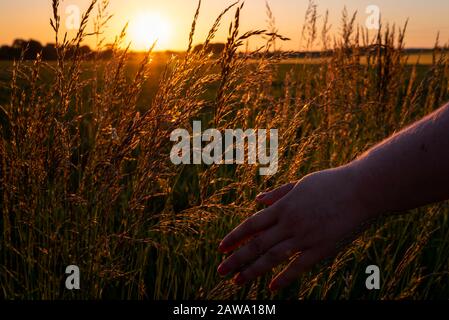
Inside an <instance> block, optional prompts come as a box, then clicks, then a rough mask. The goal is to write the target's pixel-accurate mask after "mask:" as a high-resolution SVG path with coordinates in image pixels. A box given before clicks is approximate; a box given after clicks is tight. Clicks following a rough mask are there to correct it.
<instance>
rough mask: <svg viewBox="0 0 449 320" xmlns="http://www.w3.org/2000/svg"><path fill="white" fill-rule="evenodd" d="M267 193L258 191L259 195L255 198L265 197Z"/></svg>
mask: <svg viewBox="0 0 449 320" xmlns="http://www.w3.org/2000/svg"><path fill="white" fill-rule="evenodd" d="M266 195H267V194H266V193H265V192H263V193H260V194H259V195H257V197H256V200H262V199H263V198H265V196H266Z"/></svg>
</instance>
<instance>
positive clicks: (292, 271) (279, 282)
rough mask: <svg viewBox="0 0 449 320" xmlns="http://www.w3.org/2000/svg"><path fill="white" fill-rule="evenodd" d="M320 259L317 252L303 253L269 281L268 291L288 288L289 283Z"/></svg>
mask: <svg viewBox="0 0 449 320" xmlns="http://www.w3.org/2000/svg"><path fill="white" fill-rule="evenodd" d="M321 257H322V255H320V254H319V253H318V252H317V251H312V250H308V251H304V252H303V253H301V254H300V255H299V256H298V257H297V258H295V259H294V260H293V261H292V262H290V264H289V265H288V266H287V267H286V268H285V269H284V270H283V271H282V272H281V273H280V274H278V275H277V276H276V277H275V278H274V279H273V280H272V281H271V283H270V290H272V291H277V290H279V289H282V288H284V287H286V286H288V285H289V284H290V283H291V282H293V281H294V280H296V279H297V278H298V277H299V275H300V274H302V273H304V272H306V271H308V270H310V269H311V268H312V267H313V266H314V265H315V264H316V263H317V262H318V261H320V260H321Z"/></svg>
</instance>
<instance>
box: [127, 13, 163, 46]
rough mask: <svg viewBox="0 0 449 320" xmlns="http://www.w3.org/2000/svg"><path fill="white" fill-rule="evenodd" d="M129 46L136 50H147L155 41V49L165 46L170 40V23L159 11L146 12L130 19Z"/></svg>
mask: <svg viewBox="0 0 449 320" xmlns="http://www.w3.org/2000/svg"><path fill="white" fill-rule="evenodd" d="M129 28H130V32H129V34H130V40H131V47H132V49H134V50H137V51H145V50H148V49H149V48H150V47H151V46H152V45H153V43H154V42H155V41H157V44H156V47H155V49H158V50H161V49H164V48H166V46H167V44H168V42H169V40H170V31H171V30H170V23H169V22H168V20H167V19H166V18H164V17H163V16H161V15H160V14H159V13H155V12H151V13H150V12H147V13H141V14H139V15H137V16H136V17H135V18H134V19H132V20H131V21H130V25H129Z"/></svg>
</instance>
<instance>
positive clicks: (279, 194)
mask: <svg viewBox="0 0 449 320" xmlns="http://www.w3.org/2000/svg"><path fill="white" fill-rule="evenodd" d="M294 186H295V183H287V184H284V185H283V186H281V187H279V188H276V189H274V190H271V191H268V192H263V193H261V194H259V195H258V196H257V197H256V201H257V202H260V203H263V204H264V205H267V206H271V205H272V204H273V203H275V202H276V201H278V200H279V199H281V198H283V197H284V196H285V195H286V194H287V193H289V192H290V191H291V190H292V189H293V187H294Z"/></svg>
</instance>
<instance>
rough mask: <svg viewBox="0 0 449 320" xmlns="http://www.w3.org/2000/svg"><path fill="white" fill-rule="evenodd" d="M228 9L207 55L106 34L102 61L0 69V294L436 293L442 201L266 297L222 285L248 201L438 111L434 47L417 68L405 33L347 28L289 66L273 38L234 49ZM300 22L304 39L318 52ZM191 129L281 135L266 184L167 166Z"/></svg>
mask: <svg viewBox="0 0 449 320" xmlns="http://www.w3.org/2000/svg"><path fill="white" fill-rule="evenodd" d="M231 10H232V11H235V19H234V23H233V25H232V26H231V28H230V34H229V39H228V43H227V45H226V47H225V50H224V52H223V53H222V54H221V55H211V54H209V53H208V52H207V50H206V49H207V45H208V44H210V43H211V41H212V40H213V37H214V35H215V33H216V31H217V28H218V27H219V22H220V20H219V19H220V17H219V18H218V19H217V24H216V25H214V26H212V28H211V32H210V34H209V37H208V38H207V39H206V40H205V46H204V48H205V49H203V50H200V51H193V50H191V46H190V47H189V49H188V50H187V52H186V53H183V54H179V55H177V56H173V57H171V56H168V55H165V54H160V53H152V52H149V53H148V55H143V54H142V55H137V56H136V55H134V54H130V53H129V52H127V51H126V50H123V49H122V48H123V46H122V45H121V43H120V40H121V39H122V37H118V40H117V43H115V44H114V46H113V57H112V58H111V59H109V60H95V59H92V58H91V57H90V58H89V59H87V58H86V57H83V56H82V55H81V54H80V55H78V56H77V55H75V58H74V59H73V60H65V59H64V55H63V54H62V53H63V52H64V50H66V49H67V46H68V44H69V43H65V42H61V43H59V50H60V53H61V54H60V57H59V59H58V61H56V62H45V61H41V60H40V59H39V58H38V59H36V61H17V62H15V63H14V64H13V63H11V62H0V105H1V106H2V108H1V109H0V134H1V139H0V181H1V184H0V208H1V211H2V216H1V218H0V229H1V238H0V289H1V290H0V297H1V298H3V299H107V298H109V299H172V298H178V299H181V298H182V299H256V298H258V299H431V298H438V299H447V298H448V297H449V214H448V213H449V206H448V203H440V204H436V205H432V206H428V207H425V208H420V209H416V210H414V211H413V212H411V213H410V214H408V215H399V216H394V217H388V218H383V219H382V220H379V221H377V222H376V223H375V224H374V225H373V226H372V227H371V228H370V229H369V230H367V231H366V232H365V233H364V234H363V235H362V236H361V237H360V238H359V239H357V240H356V241H355V242H354V243H353V244H352V245H351V246H350V247H348V248H347V249H346V250H344V251H342V252H341V253H340V254H339V255H338V257H336V258H335V259H334V260H332V261H330V262H328V263H327V264H324V263H323V264H322V265H318V266H316V267H315V268H314V269H313V270H312V271H310V272H309V273H307V274H305V275H303V276H302V277H301V278H300V279H298V281H296V282H295V283H294V284H293V285H292V286H290V287H289V288H287V289H285V290H283V291H281V292H279V293H276V294H273V293H271V292H270V291H269V290H268V289H267V283H268V281H269V280H270V277H271V275H267V276H265V277H262V278H261V279H259V280H258V281H256V282H254V283H252V284H251V285H248V286H246V287H244V288H239V287H237V286H235V285H234V284H233V283H232V281H231V279H222V278H220V276H219V275H218V274H217V272H216V268H217V266H218V264H219V263H220V261H221V260H222V259H223V257H222V255H221V254H219V252H218V251H217V247H218V244H219V242H220V240H221V239H222V238H223V236H225V235H226V234H227V232H229V231H230V230H231V229H232V228H233V227H234V226H236V225H237V224H238V223H239V222H240V221H242V219H243V218H244V217H247V216H249V215H251V214H252V213H254V212H256V211H257V210H258V209H261V207H260V206H258V205H256V204H255V202H254V198H255V196H256V195H257V194H258V193H259V192H261V191H264V190H266V189H269V188H272V187H275V186H279V185H281V184H283V183H286V182H289V181H295V180H298V179H300V178H301V177H302V176H304V175H306V174H308V173H311V172H314V171H316V170H321V169H326V168H329V167H335V166H338V165H342V164H345V163H347V162H349V161H351V160H352V159H354V158H355V157H356V156H357V155H359V154H361V153H362V152H363V151H364V150H366V149H367V148H368V147H370V146H372V145H373V144H375V143H376V142H378V141H379V140H381V139H382V138H385V137H387V136H389V135H390V134H391V133H393V132H394V131H397V130H399V129H400V128H403V127H404V126H406V125H407V124H409V123H411V122H413V121H414V120H416V119H419V118H420V117H422V116H423V115H425V114H428V113H429V112H430V111H432V110H434V109H436V108H438V107H439V106H441V105H442V104H443V103H444V102H446V101H447V100H449V85H448V84H449V82H448V81H449V58H448V56H447V55H446V51H444V50H442V48H440V47H438V46H436V48H435V49H434V52H433V54H429V55H427V56H425V57H422V58H421V59H420V63H419V64H418V63H417V62H418V59H417V57H416V56H411V57H409V59H408V62H407V61H406V60H405V59H404V56H405V55H406V53H405V52H404V43H403V38H402V36H403V34H402V32H404V30H402V31H400V32H399V31H398V30H395V31H396V33H394V32H392V31H393V30H391V29H388V28H386V27H384V28H383V29H381V30H380V31H379V35H380V36H379V37H375V38H373V39H372V40H370V41H369V42H368V43H363V41H361V40H360V39H358V37H360V34H359V33H358V32H356V31H357V30H356V29H357V28H356V27H355V26H354V25H353V20H351V19H350V18H349V17H347V16H346V18H343V21H344V26H345V28H343V29H344V30H345V31H344V33H343V34H342V35H341V39H339V41H338V42H336V46H335V47H334V48H333V53H332V56H330V57H327V58H322V59H316V58H312V57H310V58H307V57H306V58H304V59H299V60H295V59H285V58H284V57H283V56H282V54H281V53H272V52H271V51H270V50H271V48H272V45H273V42H274V41H281V39H280V37H278V36H277V35H276V34H275V33H274V32H265V35H266V37H267V45H266V47H264V48H262V50H261V51H260V52H258V53H257V54H256V53H251V52H249V53H246V54H239V52H240V51H241V50H243V47H244V43H245V41H246V40H247V39H248V38H251V37H258V36H260V35H261V34H264V32H262V31H252V32H249V33H245V32H242V31H241V30H239V10H240V8H239V7H233V8H230V9H229V11H228V14H230V13H229V12H230V11H231ZM88 16H89V15H87V17H88ZM312 16H313V14H312ZM100 18H101V17H100ZM195 19H196V18H195ZM306 20H307V19H306ZM53 21H57V17H56V16H55V17H53ZM309 23H312V25H313V26H314V27H312V28H311V29H307V28H306V29H305V30H306V31H305V43H313V42H318V41H319V40H317V39H315V37H316V30H315V32H313V28H317V26H316V25H314V23H316V22H313V21H311V22H309ZM194 26H195V23H194V24H193V27H192V34H193V33H194V31H195V28H194ZM54 28H55V32H58V26H57V24H56V23H55V26H54ZM307 30H309V31H310V30H311V31H310V32H308V31H307ZM324 30H325V28H324ZM86 33H87V32H86V31H84V30H81V32H80V34H79V35H78V37H77V38H75V39H73V40H71V42H70V44H71V45H75V46H77V45H79V44H80V43H82V41H83V38H84V37H85V36H86ZM325 39H327V37H323V40H322V41H323V47H329V44H328V43H326V40H325ZM358 40H360V41H358ZM190 43H192V38H191V41H190ZM368 46H370V47H371V48H372V50H368V51H366V50H363V49H364V48H365V47H368ZM152 59H153V60H152ZM193 120H201V121H202V123H203V127H204V128H206V127H214V128H219V129H226V128H277V129H279V132H280V139H279V143H280V145H279V154H280V158H279V170H278V172H277V174H275V175H274V176H266V177H264V176H260V175H259V174H258V168H257V166H252V165H231V166H219V165H212V166H206V165H191V166H190V165H181V166H176V165H174V164H172V163H171V162H170V149H171V147H172V145H173V144H172V142H171V141H170V133H171V132H172V131H173V130H175V129H177V128H188V129H189V128H191V126H192V121H193ZM72 264H74V265H77V266H79V268H80V270H81V287H82V289H81V290H78V291H69V290H66V289H65V287H64V281H65V274H64V271H65V267H66V266H68V265H72ZM370 264H376V265H378V266H379V267H380V268H381V272H382V273H381V276H382V278H381V283H382V285H381V289H380V290H373V291H369V290H367V289H366V288H365V279H366V274H365V268H366V266H367V265H370ZM275 271H277V270H274V272H275Z"/></svg>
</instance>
